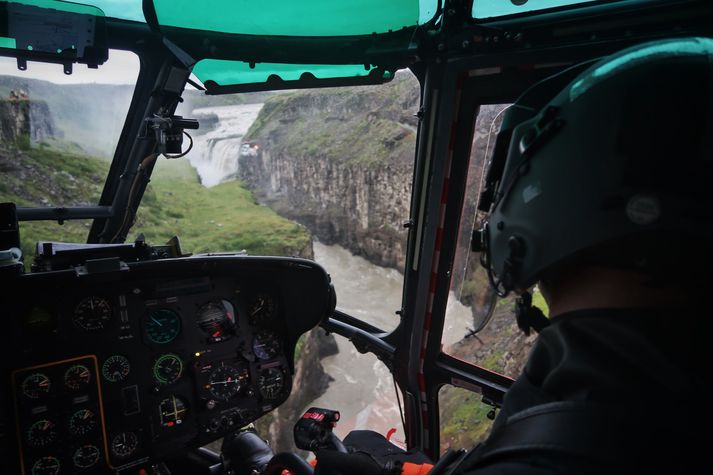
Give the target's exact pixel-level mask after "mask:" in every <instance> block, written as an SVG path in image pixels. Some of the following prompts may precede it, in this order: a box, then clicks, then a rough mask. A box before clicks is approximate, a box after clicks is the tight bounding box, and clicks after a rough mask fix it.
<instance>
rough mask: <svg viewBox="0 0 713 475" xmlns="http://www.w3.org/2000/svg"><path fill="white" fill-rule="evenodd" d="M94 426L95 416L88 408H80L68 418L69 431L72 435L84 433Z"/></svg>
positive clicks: (95, 422)
mask: <svg viewBox="0 0 713 475" xmlns="http://www.w3.org/2000/svg"><path fill="white" fill-rule="evenodd" d="M96 427H97V416H96V414H94V413H93V412H92V411H90V410H89V409H80V410H78V411H77V412H75V413H74V414H72V417H70V418H69V432H71V433H72V435H76V436H80V435H86V434H89V433H90V432H91V431H93V430H94V429H95V428H96Z"/></svg>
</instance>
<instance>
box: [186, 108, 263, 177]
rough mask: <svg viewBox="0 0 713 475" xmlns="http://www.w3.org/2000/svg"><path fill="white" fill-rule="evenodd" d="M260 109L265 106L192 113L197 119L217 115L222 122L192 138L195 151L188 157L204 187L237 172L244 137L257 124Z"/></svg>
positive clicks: (204, 110)
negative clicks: (202, 116)
mask: <svg viewBox="0 0 713 475" xmlns="http://www.w3.org/2000/svg"><path fill="white" fill-rule="evenodd" d="M260 109H262V104H243V105H237V106H223V107H206V108H202V109H194V110H193V114H194V115H196V116H197V117H200V116H201V115H204V116H205V115H208V114H215V115H217V116H218V120H219V122H218V125H217V127H216V128H215V129H213V130H211V131H209V132H207V133H204V134H200V135H196V136H195V137H193V150H192V151H191V152H190V153H189V154H188V155H187V157H188V160H189V161H190V162H191V165H192V166H193V168H195V169H196V171H197V172H198V176H200V179H201V183H202V184H203V185H204V186H207V187H211V186H215V185H217V184H218V183H220V182H221V181H223V180H225V179H226V178H228V177H230V176H231V175H234V174H235V173H236V172H237V171H238V157H239V154H240V146H241V145H242V143H243V141H242V138H243V136H244V135H245V133H246V132H247V131H248V129H249V128H250V126H251V125H252V123H253V122H254V121H255V118H256V117H257V115H258V113H259V112H260ZM198 130H199V131H200V129H198Z"/></svg>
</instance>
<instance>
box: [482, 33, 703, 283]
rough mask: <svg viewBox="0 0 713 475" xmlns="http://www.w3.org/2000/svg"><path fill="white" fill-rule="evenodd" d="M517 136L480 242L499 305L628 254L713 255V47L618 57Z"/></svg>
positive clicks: (663, 45) (648, 48)
mask: <svg viewBox="0 0 713 475" xmlns="http://www.w3.org/2000/svg"><path fill="white" fill-rule="evenodd" d="M547 87H549V88H550V89H551V87H552V86H551V83H550V84H549V85H548V86H547ZM535 88H537V86H535ZM533 89H534V88H533ZM532 95H533V94H532V92H530V93H526V94H525V95H524V96H523V97H526V96H528V97H530V98H531V97H532ZM550 97H551V96H550ZM521 109H522V108H521ZM513 113H514V114H518V113H520V114H521V112H518V104H516V105H515V107H514V109H513ZM506 121H507V119H506ZM510 132H511V133H512V137H511V138H510V140H509V141H499V142H498V143H499V146H501V147H502V145H501V142H508V143H509V146H508V149H507V150H508V151H507V159H506V161H505V164H504V167H502V164H501V165H500V166H501V167H502V168H503V171H502V174H501V175H500V174H497V176H496V177H495V178H492V177H491V184H492V185H493V186H492V188H493V190H494V192H493V193H492V196H491V200H490V203H488V204H487V206H488V207H489V208H490V210H491V213H490V216H489V218H488V219H487V222H486V223H485V225H484V228H483V233H482V241H483V242H482V244H483V246H484V248H485V249H484V263H485V265H486V266H487V267H488V270H489V272H490V274H491V279H492V282H493V284H494V285H495V287H496V289H497V290H498V292H499V293H501V294H504V293H507V292H508V291H510V290H513V289H525V288H528V287H530V286H531V285H533V284H534V283H536V282H537V281H538V280H539V279H541V278H542V277H543V276H544V275H546V273H547V272H548V271H549V270H551V269H553V268H555V266H558V265H560V264H562V263H564V262H567V261H568V260H572V259H575V258H576V257H577V256H581V255H582V254H584V253H586V252H587V251H588V250H591V249H595V248H601V247H602V246H604V247H605V248H606V249H616V246H617V243H619V242H624V241H626V242H637V240H639V239H651V238H652V237H655V238H657V239H658V241H657V242H658V243H659V244H660V243H661V242H665V243H668V244H667V245H670V246H671V247H675V246H678V247H680V246H688V245H692V244H691V243H693V242H694V240H695V242H697V243H699V242H705V241H706V240H707V241H708V242H711V243H713V241H712V240H711V239H713V198H712V196H713V40H711V39H708V38H683V39H671V40H664V41H656V42H651V43H646V44H642V45H638V46H635V47H632V48H629V49H626V50H624V51H621V52H619V53H616V54H614V55H612V56H609V57H607V58H605V59H603V60H601V61H598V62H596V63H595V64H593V65H592V66H590V67H589V68H587V69H586V70H585V71H584V72H582V73H581V74H579V75H578V76H577V77H576V78H575V79H574V80H573V81H571V82H569V84H568V85H567V86H566V87H565V88H564V89H561V90H560V92H559V93H558V94H557V95H556V96H555V97H554V98H553V99H552V100H550V101H549V102H548V103H547V105H545V106H544V107H542V108H541V109H540V110H539V113H538V114H537V115H536V116H534V117H532V114H530V117H529V118H528V119H527V120H525V121H524V122H521V123H519V125H517V126H515V127H514V128H513V127H511V128H510ZM508 133H509V132H508ZM501 152H502V150H501ZM503 155H504V154H503ZM496 156H497V149H496ZM481 206H482V205H481ZM659 252H661V253H666V249H665V248H664V249H659Z"/></svg>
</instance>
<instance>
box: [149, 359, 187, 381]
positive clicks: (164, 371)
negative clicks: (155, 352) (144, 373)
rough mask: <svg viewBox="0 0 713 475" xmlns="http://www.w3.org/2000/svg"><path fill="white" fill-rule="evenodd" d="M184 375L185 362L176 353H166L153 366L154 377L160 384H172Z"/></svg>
mask: <svg viewBox="0 0 713 475" xmlns="http://www.w3.org/2000/svg"><path fill="white" fill-rule="evenodd" d="M181 374H183V361H182V360H181V358H179V356H178V355H176V354H174V353H166V354H164V355H161V356H159V357H158V359H156V361H155V362H154V364H153V377H154V379H155V380H156V382H157V383H159V384H172V383H175V382H176V381H178V378H180V377H181Z"/></svg>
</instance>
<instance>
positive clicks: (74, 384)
mask: <svg viewBox="0 0 713 475" xmlns="http://www.w3.org/2000/svg"><path fill="white" fill-rule="evenodd" d="M91 379H92V373H91V372H90V371H89V368H87V367H86V366H84V365H81V364H77V365H74V366H70V368H69V369H68V370H67V371H65V372H64V385H65V386H66V387H67V389H70V390H72V391H78V390H80V389H82V388H84V387H85V386H87V385H88V384H89V381H91Z"/></svg>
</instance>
